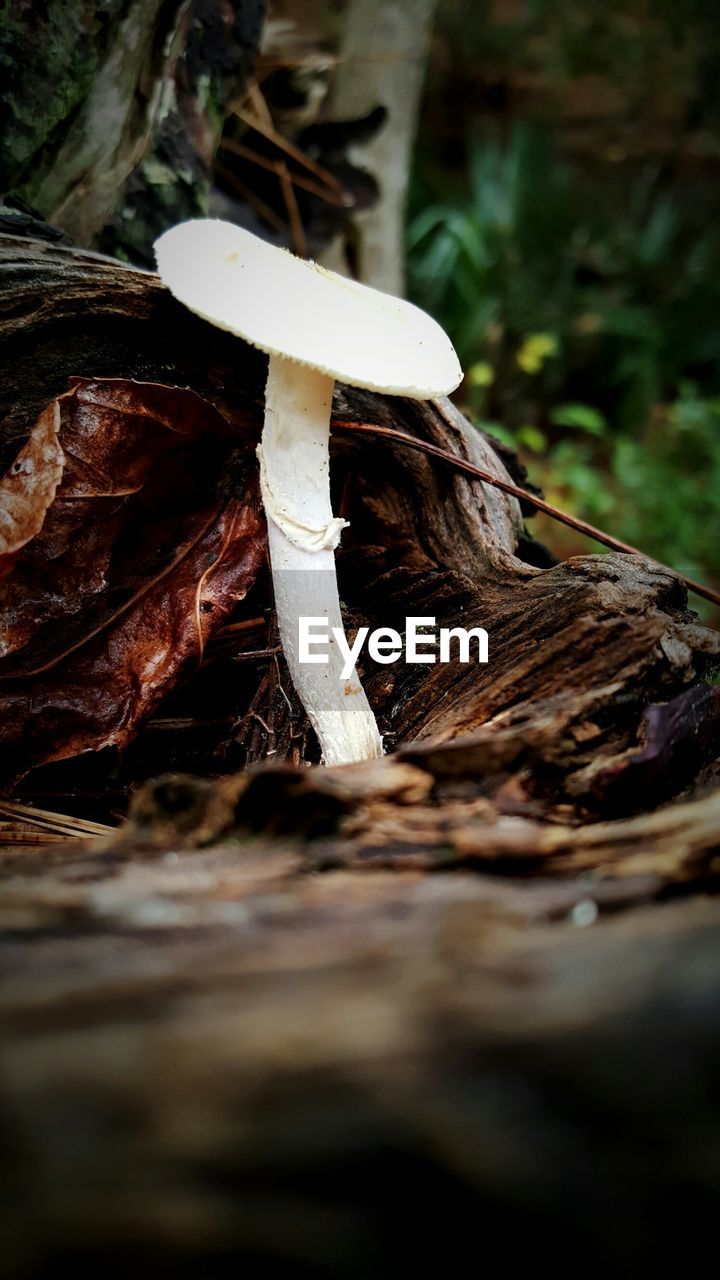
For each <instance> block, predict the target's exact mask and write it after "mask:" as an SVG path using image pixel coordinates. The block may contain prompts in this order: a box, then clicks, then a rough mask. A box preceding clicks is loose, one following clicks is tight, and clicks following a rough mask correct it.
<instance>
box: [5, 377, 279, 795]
mask: <svg viewBox="0 0 720 1280" xmlns="http://www.w3.org/2000/svg"><path fill="white" fill-rule="evenodd" d="M53 414H56V415H57V416H59V419H60V426H59V440H60V445H61V447H62V450H63V451H64V454H65V458H66V465H65V471H64V474H63V476H62V483H61V484H60V485H59V487H57V492H56V493H55V500H54V502H52V503H51V505H50V506H49V508H47V510H46V514H45V518H44V520H43V521H42V522H41V523H40V525H39V526H38V527H37V529H36V531H35V534H34V536H33V535H32V534H30V535H29V537H28V540H27V541H26V544H25V546H23V547H22V548H21V549H20V551H19V553H18V554H17V557H16V563H15V567H14V571H13V573H12V574H11V575H10V576H9V577H8V578H7V579H6V581H5V582H4V583H3V584H2V586H0V637H1V638H2V646H3V652H4V655H5V656H4V659H3V660H0V712H1V715H2V723H1V724H0V776H2V777H3V778H5V779H11V778H15V777H17V776H19V775H21V774H23V773H25V772H26V771H27V770H28V769H29V768H31V767H33V766H35V765H37V764H39V763H46V762H49V761H51V760H60V759H64V758H67V757H69V756H73V755H77V754H79V753H81V752H84V751H92V750H98V749H100V748H101V747H106V746H110V745H113V746H118V747H122V746H124V745H125V744H126V743H127V742H128V741H129V740H130V738H131V737H132V736H133V734H134V732H135V731H136V730H137V728H138V726H139V724H140V723H141V721H142V720H143V719H144V718H145V716H146V715H147V714H148V713H149V711H150V710H151V709H152V708H153V707H154V706H155V704H156V703H157V702H158V701H159V699H160V698H161V697H162V696H163V695H164V694H165V693H166V692H168V691H169V689H171V688H172V687H173V685H174V684H175V683H176V682H177V680H178V678H179V676H180V674H181V673H182V671H183V669H184V668H185V666H186V665H187V664H188V662H190V661H192V660H193V658H194V659H195V661H198V659H199V657H200V656H201V655H202V652H203V648H204V645H205V644H206V642H207V640H208V639H209V638H210V637H211V635H213V634H214V632H215V630H216V629H217V627H218V626H220V625H221V623H222V622H223V621H224V620H225V619H226V618H227V616H228V615H229V614H230V613H231V611H232V610H233V609H234V607H235V606H236V604H237V603H238V601H239V600H241V599H242V598H243V597H244V595H245V594H246V592H247V590H248V589H249V587H250V586H251V585H252V583H253V581H254V579H255V576H256V574H257V570H258V568H259V566H260V564H261V563H262V561H263V558H264V554H265V540H264V529H263V524H262V517H261V515H260V503H259V498H258V493H257V481H256V478H255V469H254V467H252V466H251V465H249V463H248V461H247V460H246V458H244V457H243V454H244V452H245V447H244V444H243V441H242V440H238V437H237V436H235V435H234V433H233V430H232V427H231V424H229V423H228V422H227V421H226V420H225V418H223V416H222V415H221V414H220V413H219V412H218V410H217V409H215V408H214V407H213V406H212V405H210V404H208V403H207V402H206V401H204V400H202V399H201V398H200V397H199V396H197V395H196V394H195V393H194V392H192V391H185V390H182V389H178V388H166V387H161V386H157V385H154V384H142V383H134V382H128V381H124V380H74V383H73V386H72V389H71V391H70V392H68V393H67V394H66V395H65V396H62V397H60V398H59V400H58V401H56V402H54V404H53V405H52V406H49V407H48V409H47V410H45V411H44V413H43V415H41V419H40V423H45V422H46V421H47V420H48V418H50V417H51V416H52V415H53ZM40 423H39V424H38V425H40ZM33 434H35V433H33ZM238 443H239V444H240V445H241V446H242V447H241V448H238V447H237V446H238ZM54 466H55V463H54V460H53V458H52V457H50V456H49V457H48V458H47V460H46V462H45V467H44V469H43V468H41V467H40V466H39V465H38V466H37V473H38V476H39V479H38V487H39V489H40V490H41V491H42V492H48V491H49V488H50V484H51V473H52V474H53V475H54V471H52V468H53V467H54Z"/></svg>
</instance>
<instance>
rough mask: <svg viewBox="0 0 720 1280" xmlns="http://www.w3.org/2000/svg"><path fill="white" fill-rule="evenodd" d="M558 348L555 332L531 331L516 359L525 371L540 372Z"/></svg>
mask: <svg viewBox="0 0 720 1280" xmlns="http://www.w3.org/2000/svg"><path fill="white" fill-rule="evenodd" d="M557 349H558V340H557V338H556V337H555V334H554V333H529V334H528V336H527V338H526V339H525V341H524V342H523V344H522V346H521V347H520V349H519V351H518V353H517V355H516V357H515V359H516V360H517V362H518V365H519V366H520V368H521V369H522V371H523V373H527V374H529V375H530V376H531V377H532V375H533V374H536V373H539V372H540V370H541V369H542V367H543V365H544V363H545V361H546V360H547V359H548V357H549V356H554V355H555V353H556V352H557Z"/></svg>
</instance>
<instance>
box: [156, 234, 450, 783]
mask: <svg viewBox="0 0 720 1280" xmlns="http://www.w3.org/2000/svg"><path fill="white" fill-rule="evenodd" d="M155 252H156V255H157V263H158V270H159V272H160V276H161V277H162V279H163V281H164V283H165V284H166V285H167V286H168V288H169V289H170V290H171V292H172V293H173V294H174V296H175V297H176V298H177V299H179V301H180V302H183V303H184V304H185V306H187V307H189V308H190V310H191V311H194V312H195V313H196V314H197V315H199V316H202V317H203V319H205V320H209V321H210V323H211V324H214V325H217V326H218V327H219V328H221V329H227V330H229V331H230V332H231V333H234V334H237V335H238V336H239V337H241V338H244V339H245V341H246V342H249V343H251V344H252V345H253V346H255V347H259V348H260V349H261V350H262V351H265V352H267V354H268V355H269V356H270V367H269V372H268V381H267V388H266V392H265V424H264V428H263V433H262V442H261V444H260V445H259V446H258V458H259V460H260V481H261V488H262V496H263V502H264V504H265V512H266V515H267V520H268V538H269V545H270V561H271V566H272V575H273V584H274V589H275V605H276V609H277V617H278V625H279V628H280V638H281V641H282V645H283V649H284V652H285V656H286V658H287V662H288V666H289V669H290V673H291V676H292V679H293V681H294V684H295V688H296V689H297V691H298V694H299V695H300V698H301V700H302V702H303V705H304V707H305V710H306V712H307V714H308V717H309V719H310V722H311V724H312V725H313V728H314V729H315V731H316V733H317V736H318V739H319V741H320V746H321V748H322V753H323V759H324V761H325V763H326V764H328V765H330V764H347V763H350V762H352V761H356V760H365V759H370V758H372V757H376V756H380V755H381V754H382V739H381V737H380V734H379V732H378V728H377V725H376V723H375V717H374V716H373V713H372V711H371V709H370V705H369V703H368V701H367V698H366V696H365V693H364V691H363V689H362V686H361V684H360V681H359V680H358V678H357V675H356V673H355V672H354V671H353V673H352V676H351V677H350V679H342V678H341V671H342V667H343V665H344V659H343V657H342V655H341V653H340V650H339V648H338V646H337V644H336V643H334V642H331V644H330V651H329V662H328V665H319V664H313V663H307V662H301V661H300V657H299V618H300V617H322V618H326V619H327V626H328V629H329V630H330V631H331V630H332V628H340V629H342V626H343V623H342V615H341V612H340V601H339V599H338V588H337V576H336V571H335V556H334V550H335V547H336V546H337V544H338V542H339V540H340V533H341V530H342V529H343V527H344V526H345V525H346V524H347V521H345V520H342V519H339V518H338V517H336V516H333V513H332V508H331V505H330V480H329V466H330V457H329V440H330V413H331V407H332V394H333V385H334V381H335V379H336V378H339V379H340V380H341V381H342V382H344V383H348V384H350V385H351V386H355V387H365V388H368V389H370V390H372V391H383V392H389V393H392V394H394V395H404V396H411V397H413V398H414V399H416V400H426V399H429V398H430V397H432V396H437V395H443V394H447V393H448V392H450V391H452V390H454V388H455V387H456V386H457V385H458V383H459V382H460V379H461V377H462V371H461V369H460V365H459V363H458V359H457V356H456V354H455V351H454V349H453V346H452V344H451V342H450V340H449V338H448V337H447V335H446V334H445V333H444V332H443V330H442V329H441V328H440V326H439V325H438V324H436V322H435V321H434V320H432V319H431V318H430V316H428V315H426V314H425V312H424V311H420V310H419V309H418V308H417V307H414V306H412V305H411V304H410V303H408V302H404V301H402V300H401V299H398V298H393V297H390V296H388V295H387V294H383V293H379V292H378V291H377V290H375V289H369V288H367V287H366V286H365V285H361V284H357V283H356V282H355V281H351V280H346V279H344V278H343V277H342V276H338V275H335V274H334V273H333V272H331V271H326V270H324V269H323V268H322V267H319V266H317V264H316V263H313V262H306V261H304V260H302V259H301V258H296V257H294V256H293V255H292V254H291V253H288V252H287V251H286V250H284V249H276V248H274V247H273V246H272V245H268V244H266V243H265V242H264V241H263V240H259V239H258V238H257V237H256V236H253V235H251V234H250V233H249V232H247V231H244V230H242V229H241V228H240V227H236V226H233V225H232V224H231V223H227V222H216V221H213V220H209V219H208V220H198V221H193V222H185V223H182V224H181V225H180V226H177V227H174V228H172V230H170V231H167V232H165V234H164V235H163V236H161V237H160V239H159V240H158V241H157V244H156V245H155Z"/></svg>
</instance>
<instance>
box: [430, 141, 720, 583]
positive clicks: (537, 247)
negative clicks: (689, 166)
mask: <svg viewBox="0 0 720 1280" xmlns="http://www.w3.org/2000/svg"><path fill="white" fill-rule="evenodd" d="M599 187H600V194H601V195H603V196H604V199H605V202H606V207H603V203H602V201H601V200H600V199H598V184H596V185H595V188H593V185H592V183H590V182H589V181H588V178H587V175H586V174H584V173H580V172H577V171H572V170H571V169H570V167H569V165H568V164H567V163H565V162H562V161H561V160H560V159H558V157H557V155H556V154H555V153H554V150H553V147H552V145H551V143H550V142H549V140H548V135H547V134H546V133H545V132H543V131H538V130H537V129H535V128H531V127H528V126H527V125H520V126H518V127H516V129H515V131H514V132H513V133H512V135H511V137H510V139H509V141H508V143H507V144H506V145H504V146H503V145H501V144H500V143H499V142H498V141H497V139H495V138H481V137H480V136H479V135H476V136H475V137H474V138H473V139H472V141H471V143H470V145H469V150H468V173H467V181H466V184H465V186H464V188H463V189H462V190H461V191H460V192H458V193H457V194H455V195H454V197H453V198H451V199H448V198H445V199H442V200H438V199H436V198H434V185H433V183H432V180H431V178H429V177H428V175H427V174H425V176H424V177H418V178H417V179H416V183H415V190H414V195H413V203H412V209H411V218H410V223H409V228H408V255H409V278H410V287H411V292H412V296H413V297H414V298H415V299H416V300H417V301H418V302H419V303H420V304H421V305H422V306H424V307H426V308H427V309H428V310H429V311H431V312H432V313H433V314H434V315H436V316H437V318H438V319H439V320H440V321H441V322H442V323H443V324H444V325H445V327H446V328H447V329H448V332H449V333H450V335H451V337H452V338H453V340H454V342H455V344H456V346H457V348H458V351H459V354H460V357H461V360H462V361H463V364H464V367H465V368H466V369H467V370H468V376H467V378H466V381H465V384H464V387H463V395H464V396H465V400H466V405H467V407H468V408H469V409H470V411H471V412H473V413H474V414H475V415H476V416H478V417H480V418H482V419H483V420H484V421H486V422H487V421H490V423H491V424H492V423H494V424H495V426H494V427H493V428H491V429H494V430H496V431H497V432H498V433H499V434H502V437H503V438H504V439H506V440H510V441H512V442H513V443H514V444H515V445H516V446H519V447H520V449H521V452H524V453H525V455H526V460H527V461H528V463H529V464H530V470H531V474H534V475H535V477H536V478H538V479H539V480H540V481H541V482H542V483H544V484H546V485H547V483H548V480H550V482H551V484H552V487H553V488H554V489H557V487H558V486H560V488H561V489H563V490H566V493H565V501H566V505H572V506H574V507H575V508H576V509H577V510H579V511H580V512H581V513H582V514H583V515H585V516H586V518H589V519H594V520H595V521H596V522H597V523H600V524H604V525H605V527H607V528H610V529H612V531H613V532H615V533H616V534H617V535H618V536H620V537H625V538H626V539H627V540H629V541H635V542H636V543H637V544H638V545H640V546H641V547H642V548H643V549H645V550H647V551H648V553H650V554H654V555H657V556H658V557H660V558H662V559H665V560H668V561H670V562H671V563H674V564H675V565H676V566H677V567H678V568H680V569H684V570H686V571H690V570H692V571H694V572H698V573H701V572H702V571H704V572H705V573H710V574H713V573H715V575H716V576H717V573H718V566H717V564H716V560H717V551H716V549H715V548H716V544H717V540H718V533H720V528H719V525H720V413H719V409H718V406H719V405H720V236H718V234H717V233H716V231H715V227H714V225H711V226H710V227H709V229H708V228H707V227H704V226H702V225H700V226H698V225H697V224H696V213H695V210H694V209H693V208H692V207H688V206H686V205H684V204H683V203H681V201H680V199H679V197H678V195H677V194H675V193H674V192H673V193H670V192H667V191H663V190H662V189H661V188H660V186H659V183H658V178H657V174H656V173H652V172H646V173H641V174H640V175H639V177H637V178H636V179H635V181H634V183H633V184H632V185H631V186H630V189H629V190H625V191H624V192H622V193H621V194H620V195H618V193H617V192H614V193H612V195H611V197H610V198H608V197H607V195H606V194H605V188H603V186H602V183H601V184H599ZM689 203H691V202H689ZM698 221H699V220H698Z"/></svg>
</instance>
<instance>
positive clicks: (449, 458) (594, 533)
mask: <svg viewBox="0 0 720 1280" xmlns="http://www.w3.org/2000/svg"><path fill="white" fill-rule="evenodd" d="M331 426H332V428H333V430H339V431H350V432H353V431H356V432H358V433H359V434H361V435H367V436H379V437H380V438H382V439H385V440H395V441H396V442H397V443H398V444H404V445H405V446H406V447H407V448H409V449H416V450H417V451H418V452H419V453H427V454H430V455H431V456H432V457H434V458H439V459H440V461H441V462H446V463H447V464H448V465H449V466H451V467H454V468H455V470H456V471H464V472H465V474H466V475H470V476H474V477H475V478H476V479H478V480H483V481H484V482H485V484H490V485H493V486H494V487H495V488H496V489H502V491H503V493H509V494H511V495H512V497H513V498H519V499H520V500H521V501H523V502H528V503H530V505H531V506H533V507H536V508H537V510H538V511H542V512H544V513H545V515H546V516H550V517H551V518H552V519H553V520H559V521H560V523H561V524H566V525H567V526H568V528H569V529H575V530H576V532H577V533H582V534H584V535H585V537H586V538H593V539H594V541H595V542H600V543H602V545H603V546H605V547H609V548H610V550H611V551H619V552H621V553H622V554H623V555H628V556H642V557H643V558H644V559H645V560H652V562H653V564H656V565H658V567H659V568H661V569H665V570H666V571H667V572H668V573H674V574H675V576H676V577H678V578H679V579H680V581H681V582H683V583H684V584H685V586H686V587H687V589H688V591H692V592H693V593H694V594H695V595H698V596H702V597H703V599H704V600H710V601H711V603H712V604H716V605H720V592H717V591H713V589H712V587H706V586H705V585H704V584H703V583H702V582H696V581H695V580H694V579H693V578H687V577H686V576H685V574H683V573H679V572H678V570H677V569H671V568H670V566H669V565H666V564H663V563H662V561H661V560H656V559H655V557H654V556H648V555H646V554H645V552H644V551H639V550H638V548H637V547H633V546H631V545H630V543H629V542H622V541H621V540H620V538H614V537H613V536H612V534H610V533H603V532H602V530H601V529H596V528H595V526H594V525H592V524H588V522H587V521H586V520H580V519H579V517H577V516H569V515H568V514H567V512H565V511H560V510H559V509H558V508H557V507H553V506H551V504H550V503H549V502H546V501H545V500H544V498H538V497H537V496H536V495H535V494H534V493H529V492H528V491H527V489H521V488H520V486H519V485H517V484H512V482H511V481H509V480H499V479H498V477H497V476H494V475H492V474H491V473H490V472H489V471H484V470H483V468H482V467H476V466H475V463H474V462H466V460H465V459H464V458H459V457H457V456H456V455H455V454H453V453H448V452H447V450H446V449H441V448H440V446H439V445H436V444H429V443H428V442H427V441H426V440H418V439H417V437H416V436H411V435H408V434H407V433H406V432H404V431H395V430H394V429H393V428H392V427H381V426H379V425H378V424H377V423H374V422H348V421H346V420H345V419H341V418H333V419H332V423H331Z"/></svg>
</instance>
